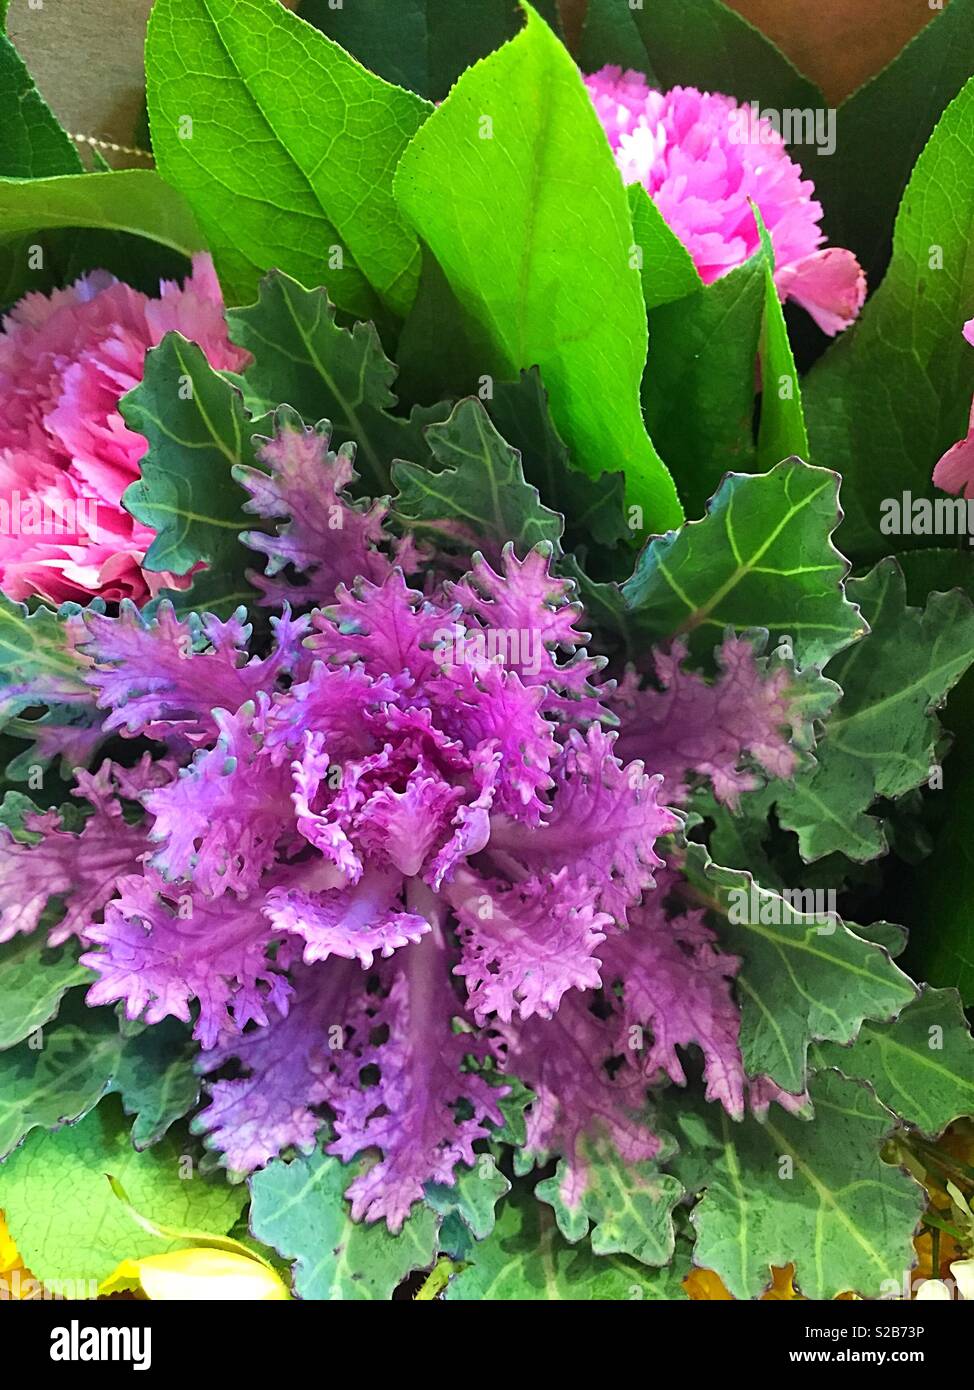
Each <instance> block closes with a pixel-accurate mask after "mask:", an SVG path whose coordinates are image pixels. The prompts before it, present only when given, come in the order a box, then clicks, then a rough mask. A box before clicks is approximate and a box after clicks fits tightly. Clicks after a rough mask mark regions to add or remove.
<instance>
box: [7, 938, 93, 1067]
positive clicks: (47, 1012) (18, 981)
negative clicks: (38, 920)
mask: <svg viewBox="0 0 974 1390" xmlns="http://www.w3.org/2000/svg"><path fill="white" fill-rule="evenodd" d="M43 938H44V933H43V932H42V931H41V930H38V931H37V932H35V933H34V934H33V935H31V936H23V935H22V936H15V937H14V938H13V939H12V940H11V941H7V942H5V943H4V944H3V945H0V1051H2V1050H3V1049H5V1048H8V1047H13V1046H14V1045H15V1044H16V1043H19V1042H21V1041H23V1039H24V1038H27V1037H29V1036H30V1034H31V1033H33V1032H34V1031H35V1030H36V1029H38V1028H40V1027H42V1026H43V1025H44V1024H45V1023H47V1022H48V1020H49V1019H51V1018H53V1017H54V1015H55V1014H56V1013H57V1011H58V1009H59V1007H60V1004H61V1000H62V999H63V998H64V995H65V994H66V993H67V991H68V990H69V989H71V988H72V987H73V986H74V985H83V984H88V983H89V982H90V981H91V980H93V979H94V976H93V975H92V973H91V971H90V970H87V969H86V968H85V967H84V966H83V965H79V964H78V958H77V952H76V951H75V950H74V948H73V947H71V946H59V947H58V948H57V949H56V950H48V949H47V948H46V947H45V945H44V939H43Z"/></svg>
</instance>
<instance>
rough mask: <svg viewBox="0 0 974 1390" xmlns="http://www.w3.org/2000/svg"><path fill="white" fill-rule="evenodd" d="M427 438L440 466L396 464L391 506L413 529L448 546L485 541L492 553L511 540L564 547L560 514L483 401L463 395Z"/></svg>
mask: <svg viewBox="0 0 974 1390" xmlns="http://www.w3.org/2000/svg"><path fill="white" fill-rule="evenodd" d="M426 439H427V442H428V444H429V447H430V448H431V449H432V451H433V457H434V458H435V459H436V461H437V463H438V464H440V465H441V469H440V471H439V472H433V471H432V470H431V469H428V468H421V467H419V466H417V465H416V464H413V463H401V462H397V463H394V464H393V466H392V481H393V484H394V486H395V487H396V488H397V489H398V492H397V494H396V497H395V500H394V502H393V509H394V511H395V514H396V516H397V517H398V518H399V520H400V521H401V522H402V523H403V525H405V526H406V527H408V529H409V530H410V531H412V532H414V533H415V534H416V535H417V536H419V537H420V538H425V539H433V540H435V541H436V542H437V543H438V544H439V545H440V546H446V547H447V548H454V547H456V546H460V547H461V548H462V549H465V550H477V549H480V548H485V549H487V550H488V551H489V553H490V555H491V556H494V557H496V556H497V555H499V554H500V552H501V550H502V549H503V547H504V545H505V544H506V543H507V541H514V542H515V543H516V546H517V549H518V550H519V551H523V550H527V549H530V548H531V547H532V546H535V545H537V544H538V543H539V542H542V541H544V542H547V544H548V545H549V546H551V547H552V548H553V549H554V550H555V551H556V552H557V551H558V549H559V541H560V539H561V532H562V518H561V516H560V515H559V514H558V513H557V512H552V511H549V510H548V508H547V507H544V506H542V505H541V499H540V498H539V496H538V490H537V488H535V487H531V486H530V485H529V484H528V483H526V482H525V481H524V473H523V471H522V469H521V459H520V455H519V454H518V452H517V450H516V449H512V448H511V447H510V446H509V445H508V444H506V443H505V441H504V440H503V439H502V438H501V437H500V435H499V434H498V433H497V431H496V430H495V429H494V426H493V425H492V424H491V422H490V417H489V416H488V414H487V412H486V410H485V409H484V407H483V406H482V405H481V403H480V401H478V400H475V399H472V398H469V399H467V400H465V401H461V402H460V404H459V405H458V406H457V407H456V409H455V410H454V411H453V414H452V415H451V416H450V418H449V419H448V420H446V421H445V422H444V423H443V424H441V425H430V427H429V428H428V429H427V431H426Z"/></svg>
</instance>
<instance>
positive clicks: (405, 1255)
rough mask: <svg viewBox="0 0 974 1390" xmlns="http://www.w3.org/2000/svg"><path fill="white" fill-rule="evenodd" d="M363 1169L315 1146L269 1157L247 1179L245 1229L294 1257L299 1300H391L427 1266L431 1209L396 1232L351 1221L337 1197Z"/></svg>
mask: <svg viewBox="0 0 974 1390" xmlns="http://www.w3.org/2000/svg"><path fill="white" fill-rule="evenodd" d="M361 1167H362V1165H361V1163H357V1164H352V1165H351V1166H347V1165H345V1164H343V1163H341V1162H339V1160H338V1159H337V1158H331V1157H329V1156H327V1155H326V1154H323V1153H321V1151H320V1150H316V1151H315V1152H314V1153H313V1154H311V1155H310V1156H308V1157H299V1158H295V1159H293V1160H292V1161H291V1162H290V1163H285V1162H283V1161H282V1160H281V1159H275V1160H274V1161H273V1162H271V1163H269V1164H268V1165H267V1167H266V1168H263V1169H262V1170H261V1171H260V1172H259V1173H255V1174H254V1175H253V1177H252V1178H251V1179H250V1193H251V1199H252V1200H251V1209H250V1229H251V1231H252V1232H253V1234H254V1235H255V1236H256V1237H257V1239H258V1240H262V1241H264V1242H265V1244H267V1245H270V1246H273V1248H274V1249H275V1250H276V1251H277V1252H278V1254H279V1255H281V1256H283V1258H284V1259H286V1260H293V1261H294V1291H295V1293H296V1294H297V1295H298V1297H299V1298H306V1299H341V1300H343V1301H348V1300H359V1299H379V1300H385V1299H389V1298H391V1297H392V1294H393V1291H394V1290H395V1289H396V1288H397V1286H398V1285H399V1284H401V1283H402V1281H403V1279H405V1278H406V1276H407V1275H408V1274H411V1273H412V1271H413V1270H414V1269H425V1268H426V1267H427V1266H428V1265H431V1264H432V1263H433V1259H434V1257H435V1254H436V1227H437V1217H436V1215H435V1213H434V1212H433V1211H432V1210H431V1209H430V1208H429V1207H426V1206H419V1207H416V1208H415V1209H414V1211H413V1212H412V1214H411V1215H410V1216H409V1217H408V1218H407V1220H406V1222H405V1224H404V1226H403V1228H402V1230H401V1231H400V1232H399V1234H398V1235H395V1236H394V1235H391V1234H390V1232H389V1228H388V1227H387V1226H386V1224H385V1222H384V1221H379V1222H376V1223H374V1224H373V1225H371V1226H367V1225H365V1224H364V1223H361V1222H353V1221H352V1219H351V1217H350V1216H349V1211H348V1203H347V1202H346V1201H345V1199H344V1197H343V1195H342V1194H343V1193H344V1191H345V1189H346V1188H347V1187H348V1185H349V1182H350V1181H351V1180H352V1179H353V1178H354V1177H355V1175H356V1173H357V1172H359V1171H361Z"/></svg>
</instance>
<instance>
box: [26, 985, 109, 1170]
mask: <svg viewBox="0 0 974 1390" xmlns="http://www.w3.org/2000/svg"><path fill="white" fill-rule="evenodd" d="M79 993H80V991H75V993H74V994H72V995H70V996H69V1000H70V1001H71V1002H72V1004H73V1005H74V1007H73V1008H67V1007H66V1008H65V1009H64V1010H63V1011H62V1017H61V1018H60V1019H58V1021H57V1023H56V1024H54V1025H53V1026H52V1027H51V1028H45V1029H44V1030H43V1032H42V1033H40V1034H38V1035H37V1036H36V1037H35V1038H32V1039H31V1040H30V1041H29V1042H22V1043H20V1044H19V1045H18V1046H17V1047H11V1048H8V1049H7V1050H6V1051H5V1052H0V1159H4V1158H6V1157H7V1155H8V1154H9V1153H12V1152H13V1150H14V1149H15V1148H16V1147H17V1145H18V1144H20V1143H21V1141H22V1140H23V1139H24V1138H25V1137H26V1136H27V1135H28V1134H29V1133H30V1132H31V1130H32V1129H37V1128H40V1129H55V1128H57V1127H58V1126H60V1125H63V1124H74V1123H75V1121H77V1120H79V1119H80V1118H81V1117H82V1116H83V1115H86V1114H87V1113H88V1111H89V1110H92V1109H94V1107H95V1106H96V1105H97V1104H98V1102H99V1100H100V1099H101V1097H102V1095H103V1094H104V1093H105V1090H106V1088H107V1087H108V1085H109V1083H110V1081H111V1079H112V1076H113V1074H114V1071H115V1068H116V1066H117V1065H118V1057H119V1052H120V1049H121V1039H120V1036H119V1031H118V1023H117V1021H116V1019H115V1017H114V1015H113V1013H112V1011H111V1010H110V1009H88V1008H86V1007H85V1005H84V1004H83V1003H78V1002H76V1001H77V996H78V994H79ZM65 1015H68V1016H67V1017H65ZM2 1173H3V1170H2V1169H0V1182H2Z"/></svg>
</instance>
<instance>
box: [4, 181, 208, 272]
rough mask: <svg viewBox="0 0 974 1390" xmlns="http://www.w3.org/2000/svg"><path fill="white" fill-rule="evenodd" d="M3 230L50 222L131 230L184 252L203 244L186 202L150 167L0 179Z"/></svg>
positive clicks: (28, 228)
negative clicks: (106, 172)
mask: <svg viewBox="0 0 974 1390" xmlns="http://www.w3.org/2000/svg"><path fill="white" fill-rule="evenodd" d="M0 225H2V227H3V232H4V235H5V236H6V235H7V234H8V233H9V234H13V233H15V232H40V231H43V230H45V229H48V228H52V227H97V228H100V229H103V230H107V231H113V232H131V233H133V234H135V235H136V236H140V237H147V238H148V239H149V241H156V242H158V243H159V244H160V245H161V246H168V247H169V248H170V249H171V250H173V251H179V252H181V253H182V254H183V255H185V256H191V255H192V254H193V252H194V251H201V250H202V249H203V247H204V245H205V243H204V241H203V238H202V236H201V234H200V231H199V228H198V227H197V226H196V223H195V222H194V221H193V215H192V213H191V212H190V210H189V207H188V206H187V204H186V202H185V201H184V199H183V198H182V197H180V195H179V193H178V192H177V191H176V189H175V188H170V186H169V185H168V184H167V183H163V181H162V179H161V178H160V177H159V175H158V174H157V173H156V172H155V171H154V170H153V169H113V170H112V171H111V173H108V174H84V175H78V174H64V175H61V176H57V177H54V178H44V179H0Z"/></svg>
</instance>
